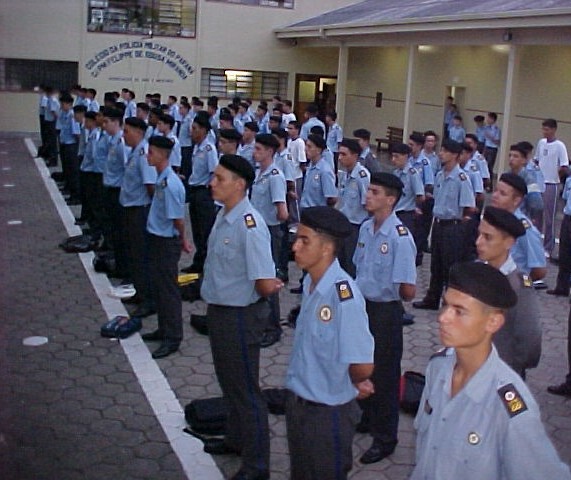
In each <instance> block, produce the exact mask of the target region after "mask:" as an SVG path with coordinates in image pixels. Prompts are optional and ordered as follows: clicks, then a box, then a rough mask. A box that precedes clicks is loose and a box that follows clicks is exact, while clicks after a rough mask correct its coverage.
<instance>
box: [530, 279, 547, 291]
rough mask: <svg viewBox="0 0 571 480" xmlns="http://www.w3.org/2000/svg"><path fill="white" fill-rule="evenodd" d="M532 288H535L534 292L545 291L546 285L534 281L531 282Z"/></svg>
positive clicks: (539, 281) (541, 281) (542, 282)
mask: <svg viewBox="0 0 571 480" xmlns="http://www.w3.org/2000/svg"><path fill="white" fill-rule="evenodd" d="M533 288H535V289H536V290H546V289H547V285H546V284H545V282H544V281H543V280H536V281H535V282H533Z"/></svg>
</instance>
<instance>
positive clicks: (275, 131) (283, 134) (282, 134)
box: [272, 128, 288, 140]
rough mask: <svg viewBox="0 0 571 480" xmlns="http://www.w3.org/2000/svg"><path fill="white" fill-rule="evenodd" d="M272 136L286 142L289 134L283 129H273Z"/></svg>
mask: <svg viewBox="0 0 571 480" xmlns="http://www.w3.org/2000/svg"><path fill="white" fill-rule="evenodd" d="M272 135H275V136H276V137H278V138H283V139H284V140H285V139H286V138H288V134H287V132H286V131H285V130H284V129H283V128H274V129H272Z"/></svg>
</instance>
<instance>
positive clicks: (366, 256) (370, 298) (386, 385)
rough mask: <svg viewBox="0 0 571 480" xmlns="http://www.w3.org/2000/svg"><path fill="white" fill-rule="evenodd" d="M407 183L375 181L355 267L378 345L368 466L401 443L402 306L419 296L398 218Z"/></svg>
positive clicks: (385, 176) (367, 419) (409, 245)
mask: <svg viewBox="0 0 571 480" xmlns="http://www.w3.org/2000/svg"><path fill="white" fill-rule="evenodd" d="M402 190H403V183H402V182H401V181H400V179H399V178H397V177H396V176H395V175H393V174H390V173H382V172H377V173H373V174H372V175H371V184H370V186H369V190H368V192H367V203H366V208H367V211H368V212H369V213H370V214H372V218H370V219H369V220H367V221H365V223H363V225H362V226H361V230H360V232H359V241H358V243H357V249H356V250H355V256H354V257H353V258H354V263H355V265H356V267H357V285H358V287H359V289H360V290H361V292H362V293H363V296H364V297H365V301H366V308H367V315H368V316H369V329H370V330H371V333H372V334H373V337H374V339H375V370H374V372H373V375H372V377H371V380H372V382H373V384H374V385H375V393H374V394H373V395H372V396H371V397H369V398H368V399H366V400H364V401H363V402H361V405H362V408H363V417H362V419H361V424H360V425H359V427H360V428H359V430H360V431H369V432H370V433H371V435H372V437H373V443H372V445H371V447H370V448H369V449H368V450H367V451H366V452H365V454H364V455H363V456H362V457H361V462H362V463H365V464H368V463H374V462H378V461H380V460H382V459H383V458H385V457H387V456H388V455H390V454H391V453H393V452H394V450H395V447H396V445H397V442H398V439H397V434H398V422H399V402H398V395H399V382H400V374H401V371H400V362H401V358H402V351H403V332H402V328H403V323H402V320H403V314H404V308H403V305H402V301H403V300H404V301H410V300H412V299H413V298H414V295H415V293H416V266H415V258H416V248H415V246H414V241H413V238H412V235H410V233H409V231H408V229H407V228H406V227H405V226H404V225H403V224H402V223H401V221H400V220H399V219H398V217H397V216H396V214H395V212H394V208H395V205H397V203H398V201H399V197H400V196H401V194H402Z"/></svg>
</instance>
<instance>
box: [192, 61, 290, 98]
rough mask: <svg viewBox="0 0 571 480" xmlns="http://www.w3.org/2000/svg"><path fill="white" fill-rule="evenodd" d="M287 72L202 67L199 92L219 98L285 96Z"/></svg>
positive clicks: (205, 95)
mask: <svg viewBox="0 0 571 480" xmlns="http://www.w3.org/2000/svg"><path fill="white" fill-rule="evenodd" d="M287 83H288V74H287V73H283V72H251V71H244V70H230V69H214V68H203V69H202V77H201V82H200V85H201V88H200V94H201V96H203V97H209V96H211V95H216V96H217V97H220V98H232V97H236V96H239V97H242V98H245V97H250V98H265V99H267V98H272V97H273V96H274V95H280V96H282V97H286V96H287Z"/></svg>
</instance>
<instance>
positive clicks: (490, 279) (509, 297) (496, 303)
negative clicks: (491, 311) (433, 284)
mask: <svg viewBox="0 0 571 480" xmlns="http://www.w3.org/2000/svg"><path fill="white" fill-rule="evenodd" d="M448 288H453V289H454V290H458V291H460V292H462V293H465V294H466V295H470V296H471V297H474V298H475V299H476V300H479V301H480V302H482V303H484V304H485V305H489V306H490V307H495V308H502V309H507V308H511V307H513V306H515V304H516V303H517V295H516V293H515V292H514V291H513V289H512V287H511V285H510V282H509V280H508V278H507V277H506V276H505V275H504V274H503V273H502V272H500V271H499V270H498V269H496V268H494V267H492V266H490V265H488V264H486V263H482V262H464V263H456V264H454V265H452V267H451V268H450V275H449V278H448Z"/></svg>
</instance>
